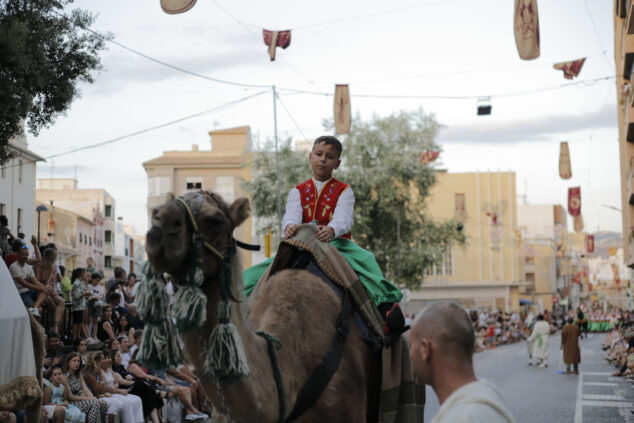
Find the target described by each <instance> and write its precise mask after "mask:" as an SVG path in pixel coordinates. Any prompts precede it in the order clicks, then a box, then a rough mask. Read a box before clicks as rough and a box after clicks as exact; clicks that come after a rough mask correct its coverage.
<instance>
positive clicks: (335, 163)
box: [244, 136, 403, 314]
mask: <svg viewBox="0 0 634 423" xmlns="http://www.w3.org/2000/svg"><path fill="white" fill-rule="evenodd" d="M342 150H343V147H342V145H341V142H339V140H338V139H337V138H335V137H332V136H321V137H319V138H317V139H316V140H315V143H314V145H313V149H312V151H311V152H310V155H309V162H310V166H311V168H312V171H313V177H312V178H311V179H309V180H307V181H306V182H303V183H301V184H299V185H297V186H296V187H295V188H293V189H292V190H291V191H290V192H289V194H288V199H287V201H286V213H285V214H284V219H283V220H282V228H283V230H284V234H285V236H286V238H291V237H293V236H294V235H295V233H296V231H297V227H298V226H299V225H300V224H302V223H311V222H313V221H316V222H317V227H318V231H317V238H318V239H319V240H320V241H322V242H330V243H331V244H332V245H333V246H334V247H335V248H337V250H338V251H339V252H340V253H341V255H342V256H343V257H344V258H345V259H346V261H347V262H348V263H349V264H350V266H351V267H352V268H353V269H354V271H355V272H356V273H357V275H358V276H359V279H360V281H361V283H363V285H364V286H365V288H366V289H367V292H368V295H369V296H370V298H372V300H373V301H374V303H375V304H376V305H377V307H378V308H379V310H380V311H382V313H383V314H385V313H386V312H387V311H388V310H390V308H392V306H393V305H394V304H395V303H398V302H399V301H400V300H401V297H402V296H403V294H402V293H401V291H400V290H399V289H398V288H397V287H396V286H394V285H393V284H391V283H390V282H389V281H387V280H385V279H384V278H383V274H382V272H381V269H380V268H379V265H378V263H377V262H376V259H375V258H374V255H373V254H372V253H371V252H369V251H367V250H364V249H363V248H361V247H359V246H358V245H357V244H355V243H354V242H353V241H352V240H351V234H350V230H351V229H352V223H353V215H354V193H353V192H352V188H351V187H350V186H349V185H347V184H345V183H343V182H341V181H338V180H337V179H335V178H334V177H333V172H334V170H335V169H337V168H339V165H340V164H341V153H342ZM272 261H273V259H270V260H267V261H265V262H263V263H260V264H258V265H256V266H253V267H251V268H249V269H247V270H246V271H245V272H244V285H245V291H246V293H247V295H249V294H250V293H251V291H252V290H253V288H254V287H255V285H256V283H257V281H258V280H259V279H260V277H261V276H262V274H263V273H264V271H265V270H266V268H267V267H268V266H269V265H270V264H271V262H272Z"/></svg>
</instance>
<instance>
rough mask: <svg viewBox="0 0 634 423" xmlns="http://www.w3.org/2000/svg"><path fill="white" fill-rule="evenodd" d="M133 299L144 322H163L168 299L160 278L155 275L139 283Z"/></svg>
mask: <svg viewBox="0 0 634 423" xmlns="http://www.w3.org/2000/svg"><path fill="white" fill-rule="evenodd" d="M135 299H136V304H137V309H138V310H139V313H140V314H141V315H142V316H143V320H144V321H146V322H149V323H160V322H162V321H163V320H165V318H166V312H167V304H168V302H169V299H168V297H167V293H166V292H165V284H164V281H163V279H162V278H159V277H158V276H156V275H155V276H152V277H151V279H149V280H147V281H143V282H141V283H140V284H139V288H138V291H137V296H136V298H135Z"/></svg>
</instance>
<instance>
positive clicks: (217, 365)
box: [137, 192, 259, 383]
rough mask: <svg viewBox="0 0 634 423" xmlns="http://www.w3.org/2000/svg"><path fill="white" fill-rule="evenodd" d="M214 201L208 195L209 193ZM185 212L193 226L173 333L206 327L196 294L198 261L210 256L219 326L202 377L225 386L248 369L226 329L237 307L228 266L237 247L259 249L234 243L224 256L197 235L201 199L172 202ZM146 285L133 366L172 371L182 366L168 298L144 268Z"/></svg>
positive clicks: (236, 339) (203, 303)
mask: <svg viewBox="0 0 634 423" xmlns="http://www.w3.org/2000/svg"><path fill="white" fill-rule="evenodd" d="M209 194H210V195H211V196H212V198H214V200H216V199H215V197H214V194H213V193H209ZM173 201H178V202H179V203H180V204H182V205H183V206H184V207H185V210H186V212H187V215H188V216H189V219H188V220H189V222H190V223H191V225H192V251H193V254H192V255H191V259H190V261H189V264H188V269H187V273H186V279H185V281H184V284H183V285H182V286H181V287H180V289H179V290H178V292H177V293H176V297H175V301H174V304H173V307H172V317H173V319H174V321H175V327H176V329H178V331H179V332H181V333H184V332H188V331H191V330H195V329H199V328H200V327H202V325H203V324H204V323H205V321H206V317H207V316H206V310H207V296H206V295H205V293H204V292H203V290H202V289H201V287H202V285H203V283H204V282H205V276H204V273H203V270H202V268H201V267H200V264H199V261H200V259H201V258H202V257H203V253H204V250H205V249H207V250H209V251H210V252H211V253H212V254H213V255H214V256H215V257H216V258H217V259H218V260H219V262H220V270H219V272H218V275H217V281H218V283H219V288H220V303H219V304H218V324H217V325H216V326H215V327H214V328H213V330H212V332H211V334H210V336H209V340H208V341H207V343H206V345H205V346H204V350H205V352H204V355H205V361H204V363H203V373H204V374H206V375H208V376H211V377H213V378H214V379H215V380H216V381H217V382H219V383H230V382H233V381H236V380H238V379H240V378H241V377H244V376H248V375H249V366H248V363H247V359H246V354H245V351H244V346H243V344H242V340H241V339H240V335H239V333H238V331H237V329H236V327H235V325H234V324H233V323H231V303H230V302H229V301H234V302H239V301H238V299H236V297H235V296H234V295H233V292H232V291H231V283H232V269H231V260H232V258H233V256H234V255H235V253H236V244H237V245H239V246H241V247H246V248H248V249H251V250H253V249H258V248H259V247H256V246H249V245H247V244H243V243H241V242H239V241H236V240H235V239H234V238H233V237H232V238H231V242H230V244H229V249H228V251H227V253H226V254H223V253H222V252H221V251H220V250H219V249H217V248H215V247H214V246H213V245H211V244H210V243H209V242H207V241H206V240H205V239H204V237H203V236H202V234H201V233H200V231H199V228H198V224H197V223H196V216H197V214H198V213H199V212H200V208H201V207H202V202H203V194H202V193H200V192H199V193H196V194H194V198H193V205H192V201H191V200H190V199H187V200H185V199H183V198H182V197H180V198H176V199H175V200H173ZM144 273H145V275H146V281H144V282H142V283H141V284H140V285H139V289H138V294H137V306H138V310H139V313H140V314H141V316H142V317H143V319H144V321H145V322H146V330H145V331H144V333H143V342H142V344H141V348H140V349H139V354H138V360H139V362H141V363H143V364H145V365H146V366H148V367H150V368H153V369H165V368H169V367H174V366H177V365H179V364H181V363H182V362H183V355H182V352H181V349H180V345H179V342H178V338H177V336H176V331H175V330H174V329H175V327H174V323H173V322H172V319H171V318H170V317H169V313H168V297H167V293H166V292H165V279H164V278H163V274H162V273H156V272H154V271H153V269H152V266H151V265H149V263H148V264H147V265H146V267H145V269H144Z"/></svg>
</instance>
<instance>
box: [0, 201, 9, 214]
mask: <svg viewBox="0 0 634 423" xmlns="http://www.w3.org/2000/svg"><path fill="white" fill-rule="evenodd" d="M6 208H7V205H6V204H4V203H0V214H6V213H5V210H6Z"/></svg>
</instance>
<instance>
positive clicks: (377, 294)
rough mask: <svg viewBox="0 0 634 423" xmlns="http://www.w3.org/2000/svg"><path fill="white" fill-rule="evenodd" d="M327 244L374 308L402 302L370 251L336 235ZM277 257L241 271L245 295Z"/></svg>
mask: <svg viewBox="0 0 634 423" xmlns="http://www.w3.org/2000/svg"><path fill="white" fill-rule="evenodd" d="M308 225H311V224H308ZM305 226H307V225H301V226H300V228H301V227H305ZM311 226H314V225H311ZM308 227H310V226H308ZM310 233H311V232H305V233H304V234H310ZM305 237H306V235H300V234H299V231H298V235H296V236H295V237H294V238H293V239H299V240H300V241H301V242H305V241H306V240H302V238H305ZM313 238H314V235H313ZM286 241H288V240H285V241H283V242H282V244H280V248H281V247H282V246H283V245H284V243H285V242H286ZM315 241H316V242H317V243H319V242H320V241H318V240H317V239H316V238H315ZM322 244H323V243H322ZM330 245H332V246H333V247H335V248H336V249H337V251H339V253H340V254H341V255H342V256H343V258H344V259H345V260H346V262H347V263H348V264H349V265H350V267H351V268H352V270H354V272H355V273H356V274H357V277H358V279H359V281H360V282H361V283H362V284H363V286H364V287H365V289H366V290H367V292H368V295H369V296H370V298H371V299H372V301H373V302H374V304H375V305H376V306H377V307H378V306H379V305H380V304H383V303H398V302H400V301H401V298H402V297H403V293H402V292H401V291H400V289H398V288H397V287H396V286H395V285H393V284H392V283H390V282H389V281H388V280H386V279H385V278H384V277H383V273H382V272H381V269H380V268H379V265H378V263H377V262H376V259H375V258H374V255H373V254H372V253H371V252H369V251H368V250H365V249H363V248H361V247H359V246H358V245H357V244H355V243H354V242H352V241H350V240H348V239H344V238H336V239H334V240H332V241H331V242H330ZM276 257H277V256H273V257H271V258H270V259H268V260H265V261H263V262H262V263H259V264H256V265H255V266H251V267H249V268H248V269H246V270H245V271H244V273H243V275H242V276H243V279H244V291H245V294H246V295H247V296H249V295H251V292H252V291H253V289H254V288H255V286H256V285H257V283H258V281H259V280H260V278H261V277H262V275H264V273H265V272H266V270H267V269H268V268H269V266H270V265H271V264H272V263H273V262H274V261H275V258H276Z"/></svg>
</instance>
